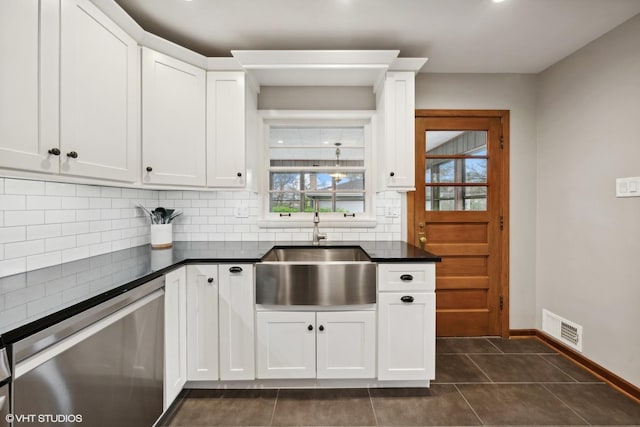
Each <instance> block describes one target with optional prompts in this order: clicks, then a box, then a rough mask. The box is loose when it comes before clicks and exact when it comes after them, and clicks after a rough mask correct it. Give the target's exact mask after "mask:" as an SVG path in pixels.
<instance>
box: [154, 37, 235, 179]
mask: <svg viewBox="0 0 640 427" xmlns="http://www.w3.org/2000/svg"><path fill="white" fill-rule="evenodd" d="M205 97H206V73H205V71H204V70H203V69H201V68H198V67H194V66H192V65H189V64H187V63H185V62H182V61H179V60H177V59H174V58H172V57H169V56H167V55H164V54H161V53H158V52H155V51H153V50H151V49H147V48H143V49H142V159H143V161H142V182H143V183H145V184H167V185H190V186H204V185H206V181H207V180H206V168H205V161H206V147H205ZM243 149H244V148H243ZM227 161H229V160H228V159H227Z"/></svg>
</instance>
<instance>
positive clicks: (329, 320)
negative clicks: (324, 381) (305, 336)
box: [316, 311, 376, 378]
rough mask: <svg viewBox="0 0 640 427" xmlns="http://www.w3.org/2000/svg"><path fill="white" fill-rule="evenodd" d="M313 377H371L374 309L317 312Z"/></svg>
mask: <svg viewBox="0 0 640 427" xmlns="http://www.w3.org/2000/svg"><path fill="white" fill-rule="evenodd" d="M316 324H317V357H318V359H317V377H318V378H373V377H375V374H376V369H375V367H376V357H375V350H376V313H375V312H374V311H336V312H318V313H317V315H316Z"/></svg>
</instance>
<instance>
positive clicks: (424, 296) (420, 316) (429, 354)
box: [378, 292, 436, 380]
mask: <svg viewBox="0 0 640 427" xmlns="http://www.w3.org/2000/svg"><path fill="white" fill-rule="evenodd" d="M403 297H412V299H413V301H412V302H403V301H402V298H403ZM378 310H379V312H378V379H380V380H429V379H433V378H435V310H436V307H435V295H434V294H433V293H410V292H408V293H400V292H398V293H396V292H382V293H380V294H379V297H378Z"/></svg>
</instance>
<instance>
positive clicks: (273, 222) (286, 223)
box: [258, 218, 378, 230]
mask: <svg viewBox="0 0 640 427" xmlns="http://www.w3.org/2000/svg"><path fill="white" fill-rule="evenodd" d="M318 225H319V226H320V230H322V229H323V228H374V227H375V226H376V225H378V221H377V220H375V219H370V218H362V219H348V220H345V221H342V220H333V221H332V220H322V218H321V219H320V224H318ZM258 227H260V228H313V221H312V220H311V219H308V220H300V219H290V218H278V219H275V218H274V219H261V220H258Z"/></svg>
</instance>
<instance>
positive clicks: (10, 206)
mask: <svg viewBox="0 0 640 427" xmlns="http://www.w3.org/2000/svg"><path fill="white" fill-rule="evenodd" d="M26 200H27V199H26V196H22V195H18V194H3V195H0V207H1V208H2V209H3V210H5V211H21V210H25V209H26V208H27V202H26Z"/></svg>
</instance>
